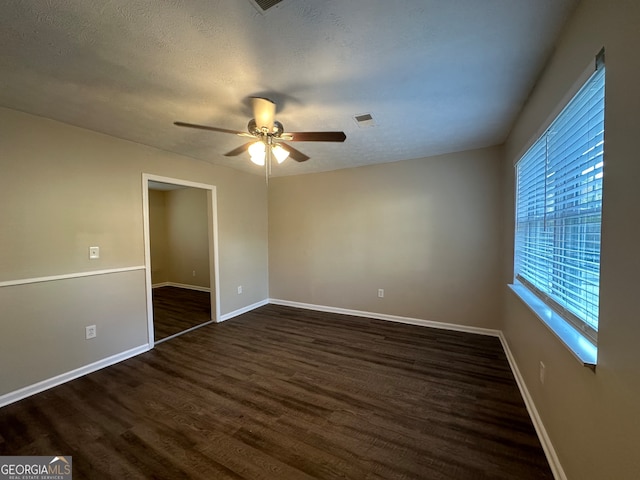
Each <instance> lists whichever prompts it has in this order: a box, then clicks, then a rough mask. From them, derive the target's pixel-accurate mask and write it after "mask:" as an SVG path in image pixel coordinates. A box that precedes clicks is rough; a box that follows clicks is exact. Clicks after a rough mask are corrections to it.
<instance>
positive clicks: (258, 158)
mask: <svg viewBox="0 0 640 480" xmlns="http://www.w3.org/2000/svg"><path fill="white" fill-rule="evenodd" d="M266 147H267V146H266V144H265V143H264V142H263V141H258V142H254V143H252V144H251V145H249V155H250V156H251V161H252V162H253V163H255V164H256V165H259V166H261V167H264V164H265V161H266V157H267V149H266ZM270 147H271V152H272V153H273V156H274V157H276V161H277V162H278V164H281V163H282V162H284V161H285V160H286V159H287V158H288V157H289V152H288V151H287V150H286V149H284V148H282V146H281V145H272V146H270Z"/></svg>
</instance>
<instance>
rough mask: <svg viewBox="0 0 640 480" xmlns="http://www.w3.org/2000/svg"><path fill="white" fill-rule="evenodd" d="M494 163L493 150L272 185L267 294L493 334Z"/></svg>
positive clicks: (495, 308) (496, 189) (495, 257)
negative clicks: (380, 295) (380, 291)
mask: <svg viewBox="0 0 640 480" xmlns="http://www.w3.org/2000/svg"><path fill="white" fill-rule="evenodd" d="M500 159H501V150H500V149H496V148H493V149H483V150H476V151H471V152H464V153H457V154H451V155H444V156H439V157H432V158H426V159H419V160H411V161H404V162H397V163H389V164H384V165H375V166H366V167H359V168H353V169H345V170H338V171H334V172H327V173H318V174H310V175H300V176H293V177H283V178H275V179H273V180H272V181H271V183H270V188H269V288H270V292H269V293H270V296H271V297H272V298H276V299H280V300H289V301H295V302H302V303H311V304H316V305H323V306H332V307H340V308H347V309H354V310H363V311H369V312H376V313H383V314H391V315H399V316H405V317H412V318H419V319H424V320H432V321H439V322H450V323H457V324H462V325H470V326H480V327H486V328H492V327H497V326H498V321H499V319H498V313H499V301H498V290H497V285H498V274H499V270H498V258H499V257H498V254H499V248H498V243H499V240H500V233H499V232H500V228H499V220H500V215H499V214H500V209H499V205H500V203H499V197H500V191H499V184H500V181H499V178H500ZM379 288H383V289H384V291H385V297H384V298H378V296H377V292H378V289H379Z"/></svg>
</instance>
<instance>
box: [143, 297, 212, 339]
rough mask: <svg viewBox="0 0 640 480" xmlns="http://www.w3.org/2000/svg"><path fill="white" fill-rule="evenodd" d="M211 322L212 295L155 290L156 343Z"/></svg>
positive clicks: (154, 324) (154, 322)
mask: <svg viewBox="0 0 640 480" xmlns="http://www.w3.org/2000/svg"><path fill="white" fill-rule="evenodd" d="M209 321H211V295H210V294H209V292H200V291H197V290H190V289H186V288H178V287H158V288H154V289H153V332H154V338H155V341H156V342H157V341H159V340H162V339H164V338H167V337H170V336H171V335H175V334H176V333H180V332H184V331H185V330H188V329H190V328H193V327H196V326H198V325H202V324H203V323H206V322H209Z"/></svg>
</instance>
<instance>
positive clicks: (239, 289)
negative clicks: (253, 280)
mask: <svg viewBox="0 0 640 480" xmlns="http://www.w3.org/2000/svg"><path fill="white" fill-rule="evenodd" d="M241 293H242V285H238V295H240V294H241Z"/></svg>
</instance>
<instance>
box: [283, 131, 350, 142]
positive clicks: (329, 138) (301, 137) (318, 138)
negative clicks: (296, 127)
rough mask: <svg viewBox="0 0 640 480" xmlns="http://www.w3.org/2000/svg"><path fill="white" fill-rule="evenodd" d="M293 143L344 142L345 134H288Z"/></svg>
mask: <svg viewBox="0 0 640 480" xmlns="http://www.w3.org/2000/svg"><path fill="white" fill-rule="evenodd" d="M286 135H289V136H291V140H290V141H292V142H344V141H345V140H346V139H347V136H346V135H345V133H344V132H286Z"/></svg>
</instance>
